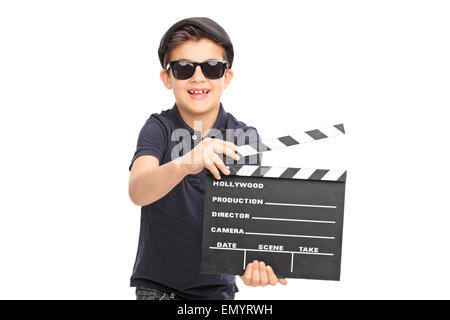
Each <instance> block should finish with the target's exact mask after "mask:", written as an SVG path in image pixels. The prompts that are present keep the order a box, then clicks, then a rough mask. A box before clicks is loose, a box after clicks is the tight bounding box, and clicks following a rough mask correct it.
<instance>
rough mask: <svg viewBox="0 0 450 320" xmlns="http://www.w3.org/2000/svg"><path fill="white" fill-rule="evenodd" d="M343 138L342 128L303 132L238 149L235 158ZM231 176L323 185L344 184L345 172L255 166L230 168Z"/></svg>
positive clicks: (332, 127) (234, 166)
mask: <svg viewBox="0 0 450 320" xmlns="http://www.w3.org/2000/svg"><path fill="white" fill-rule="evenodd" d="M343 134H345V129H344V124H342V123H341V124H337V125H334V126H329V127H323V128H321V129H315V130H309V131H304V132H300V133H296V134H291V135H287V136H283V137H279V138H274V139H270V140H266V141H264V142H261V141H258V142H255V143H251V144H246V145H242V146H238V147H237V150H238V152H237V153H238V155H239V156H240V157H247V156H251V155H255V154H258V153H262V152H267V151H272V150H277V149H282V148H286V147H290V146H295V145H298V144H303V143H308V142H312V141H317V140H321V139H326V138H331V137H336V136H340V135H343ZM228 168H229V169H230V174H231V175H237V176H245V177H266V178H287V179H304V180H323V181H345V179H346V174H347V172H346V171H345V170H342V169H311V168H291V167H274V166H256V165H242V164H232V165H229V166H228Z"/></svg>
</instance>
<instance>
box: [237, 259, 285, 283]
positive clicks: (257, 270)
mask: <svg viewBox="0 0 450 320" xmlns="http://www.w3.org/2000/svg"><path fill="white" fill-rule="evenodd" d="M240 277H241V279H242V281H244V283H245V284H246V285H247V286H252V287H258V286H262V287H265V286H267V285H268V284H270V285H271V286H274V285H276V284H277V283H278V282H279V283H281V284H282V285H287V281H286V279H284V278H277V276H276V275H275V273H274V272H273V269H272V267H270V266H266V264H265V263H264V262H262V261H260V262H258V261H257V260H255V261H253V262H252V263H249V264H248V265H247V269H245V273H244V274H243V275H242V276H240Z"/></svg>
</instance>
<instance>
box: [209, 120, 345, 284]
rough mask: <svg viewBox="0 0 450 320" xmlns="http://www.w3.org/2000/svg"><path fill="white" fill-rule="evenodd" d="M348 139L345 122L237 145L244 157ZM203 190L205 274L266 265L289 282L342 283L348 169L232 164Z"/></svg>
mask: <svg viewBox="0 0 450 320" xmlns="http://www.w3.org/2000/svg"><path fill="white" fill-rule="evenodd" d="M342 134H345V130H344V126H343V124H339V125H335V126H331V127H328V128H321V129H316V130H310V131H306V132H302V133H299V134H293V135H289V136H284V137H280V138H276V139H271V140H268V141H264V142H261V141H260V142H259V143H255V144H249V145H243V146H239V147H238V148H237V150H238V154H239V155H240V156H241V157H243V156H244V157H245V156H250V155H254V154H258V153H260V152H266V151H271V150H276V149H281V148H285V147H289V146H293V145H298V144H302V143H306V142H311V141H316V140H320V139H324V138H329V137H334V136H338V135H342ZM229 168H230V172H231V173H230V175H228V176H227V175H222V179H221V180H216V179H215V178H214V176H212V175H211V174H210V172H208V174H207V175H206V185H205V208H204V225H203V244H202V263H201V272H202V273H204V274H221V273H225V274H236V275H242V274H243V272H244V271H245V268H246V266H247V264H248V263H250V262H252V261H253V260H258V261H264V262H265V263H266V264H268V265H270V266H272V267H273V269H274V271H275V273H276V275H277V276H279V277H283V278H304V279H322V280H339V279H340V273H341V251H342V231H343V218H344V195H345V181H346V171H345V170H327V169H308V168H290V167H289V168H287V167H272V166H254V165H242V164H232V165H229Z"/></svg>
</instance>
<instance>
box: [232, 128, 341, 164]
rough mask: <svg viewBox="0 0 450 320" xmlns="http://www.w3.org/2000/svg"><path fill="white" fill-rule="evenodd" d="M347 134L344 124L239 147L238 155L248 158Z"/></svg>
mask: <svg viewBox="0 0 450 320" xmlns="http://www.w3.org/2000/svg"><path fill="white" fill-rule="evenodd" d="M343 134H345V130H344V124H342V123H341V124H336V125H334V126H329V127H323V128H320V129H315V130H309V131H303V132H299V133H295V134H290V135H287V136H283V137H279V138H274V139H269V140H266V141H264V143H263V142H261V141H257V142H253V143H250V144H246V145H242V146H238V147H237V151H238V152H237V154H238V156H240V157H247V156H251V155H254V154H258V153H261V152H267V151H272V150H277V149H282V148H286V147H290V146H295V145H298V144H303V143H307V142H312V141H317V140H321V139H326V138H331V137H335V136H340V135H343Z"/></svg>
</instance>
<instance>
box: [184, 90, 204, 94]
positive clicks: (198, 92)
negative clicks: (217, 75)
mask: <svg viewBox="0 0 450 320" xmlns="http://www.w3.org/2000/svg"><path fill="white" fill-rule="evenodd" d="M188 92H189V93H190V94H201V93H208V92H209V90H200V91H198V90H190V91H188Z"/></svg>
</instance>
